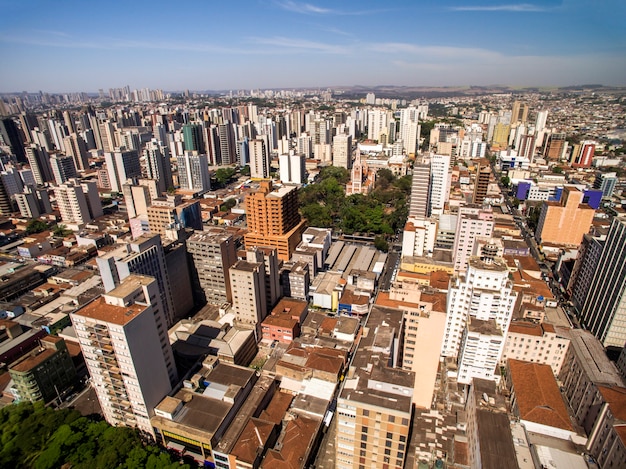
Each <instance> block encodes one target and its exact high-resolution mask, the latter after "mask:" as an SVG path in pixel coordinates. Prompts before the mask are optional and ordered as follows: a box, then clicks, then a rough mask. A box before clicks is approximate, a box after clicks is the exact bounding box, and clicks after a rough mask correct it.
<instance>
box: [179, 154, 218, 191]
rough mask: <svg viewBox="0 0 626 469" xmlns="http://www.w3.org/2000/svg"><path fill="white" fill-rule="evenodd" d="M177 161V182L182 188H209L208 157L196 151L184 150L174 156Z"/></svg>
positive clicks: (199, 189)
mask: <svg viewBox="0 0 626 469" xmlns="http://www.w3.org/2000/svg"><path fill="white" fill-rule="evenodd" d="M176 160H177V162H178V182H179V183H180V187H181V188H182V189H184V190H188V191H192V192H201V193H202V192H207V191H210V190H211V175H210V174H209V158H208V156H207V155H199V154H198V153H197V152H191V151H185V153H184V154H183V155H182V156H179V157H177V158H176Z"/></svg>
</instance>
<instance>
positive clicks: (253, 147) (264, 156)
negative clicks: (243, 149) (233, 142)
mask: <svg viewBox="0 0 626 469" xmlns="http://www.w3.org/2000/svg"><path fill="white" fill-rule="evenodd" d="M248 145H249V147H248V148H249V151H250V177H253V178H257V179H268V178H269V177H270V155H269V151H268V149H267V146H266V145H265V141H263V140H261V139H254V140H250V142H248Z"/></svg>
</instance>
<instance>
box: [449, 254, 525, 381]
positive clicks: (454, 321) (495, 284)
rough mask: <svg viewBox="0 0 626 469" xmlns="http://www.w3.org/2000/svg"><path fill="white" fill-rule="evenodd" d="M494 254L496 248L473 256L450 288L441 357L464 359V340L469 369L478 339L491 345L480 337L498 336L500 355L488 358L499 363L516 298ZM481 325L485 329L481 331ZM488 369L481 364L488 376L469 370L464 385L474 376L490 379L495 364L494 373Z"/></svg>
mask: <svg viewBox="0 0 626 469" xmlns="http://www.w3.org/2000/svg"><path fill="white" fill-rule="evenodd" d="M494 252H497V249H496V248H494V246H492V245H486V246H484V247H483V252H482V254H481V256H480V257H479V256H474V257H471V258H470V259H469V263H468V267H467V272H466V273H465V274H461V275H458V276H456V277H453V278H452V279H451V281H450V287H449V289H448V299H447V301H448V305H447V308H446V311H447V317H446V329H445V335H444V339H443V345H442V347H441V354H442V355H443V356H444V357H457V356H459V357H461V356H463V355H462V352H463V349H462V348H461V345H462V344H461V343H462V339H463V338H465V340H464V343H463V345H464V346H465V348H466V349H467V350H466V351H465V352H464V353H465V357H466V358H467V359H466V360H465V362H464V363H466V364H468V366H470V367H471V360H469V358H470V357H469V355H468V352H469V351H470V349H471V347H472V344H473V343H477V342H474V341H475V340H478V342H480V343H481V344H482V345H489V339H487V341H486V342H485V341H484V340H482V339H481V338H485V337H490V336H495V337H496V338H494V340H495V341H496V342H497V343H496V345H497V346H498V350H499V352H498V354H497V356H489V359H490V360H491V359H494V360H495V362H494V363H496V364H497V362H498V360H499V359H500V354H501V353H502V348H503V347H504V339H505V334H506V331H507V330H508V327H509V323H510V322H511V317H512V315H513V308H514V306H515V301H516V299H517V293H516V292H515V291H513V283H512V282H511V281H510V280H509V270H508V267H507V265H506V262H505V261H504V260H503V259H501V258H497V257H495V255H494ZM470 317H472V318H473V319H475V320H476V321H475V325H474V327H472V328H468V327H467V324H468V320H469V318H470ZM479 321H481V322H479ZM485 323H486V324H485ZM480 326H484V327H483V328H482V329H481V328H480ZM466 330H467V332H466ZM497 331H499V332H497ZM481 334H482V335H481ZM477 338H478V339H477ZM481 350H482V348H481ZM490 363H491V362H489V366H490ZM489 366H486V365H485V364H482V365H481V366H480V367H479V368H480V369H481V370H483V371H484V373H485V374H484V375H482V376H479V375H478V374H477V373H478V370H477V369H474V370H473V371H472V370H470V369H468V368H466V370H467V371H468V372H467V373H466V375H465V378H464V381H463V382H464V383H469V382H470V381H471V377H472V376H476V377H482V378H487V379H491V378H492V377H493V371H494V370H495V365H494V367H493V369H491V370H489ZM489 373H491V375H489Z"/></svg>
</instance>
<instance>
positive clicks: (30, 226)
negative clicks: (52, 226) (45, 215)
mask: <svg viewBox="0 0 626 469" xmlns="http://www.w3.org/2000/svg"><path fill="white" fill-rule="evenodd" d="M47 229H48V224H47V223H46V222H45V221H41V220H38V219H37V218H33V219H32V220H31V221H29V222H28V223H27V224H26V234H33V233H41V232H42V231H46V230H47Z"/></svg>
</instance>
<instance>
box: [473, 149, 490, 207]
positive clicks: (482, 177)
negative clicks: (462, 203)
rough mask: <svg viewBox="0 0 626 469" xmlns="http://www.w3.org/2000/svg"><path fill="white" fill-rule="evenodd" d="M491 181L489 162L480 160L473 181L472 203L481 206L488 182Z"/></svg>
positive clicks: (485, 195)
mask: <svg viewBox="0 0 626 469" xmlns="http://www.w3.org/2000/svg"><path fill="white" fill-rule="evenodd" d="M490 179H491V166H490V165H489V160H481V161H480V162H479V163H478V165H477V166H476V179H475V180H474V197H473V201H472V202H473V203H475V204H482V203H483V201H484V200H485V197H487V189H488V188H489V180H490Z"/></svg>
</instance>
